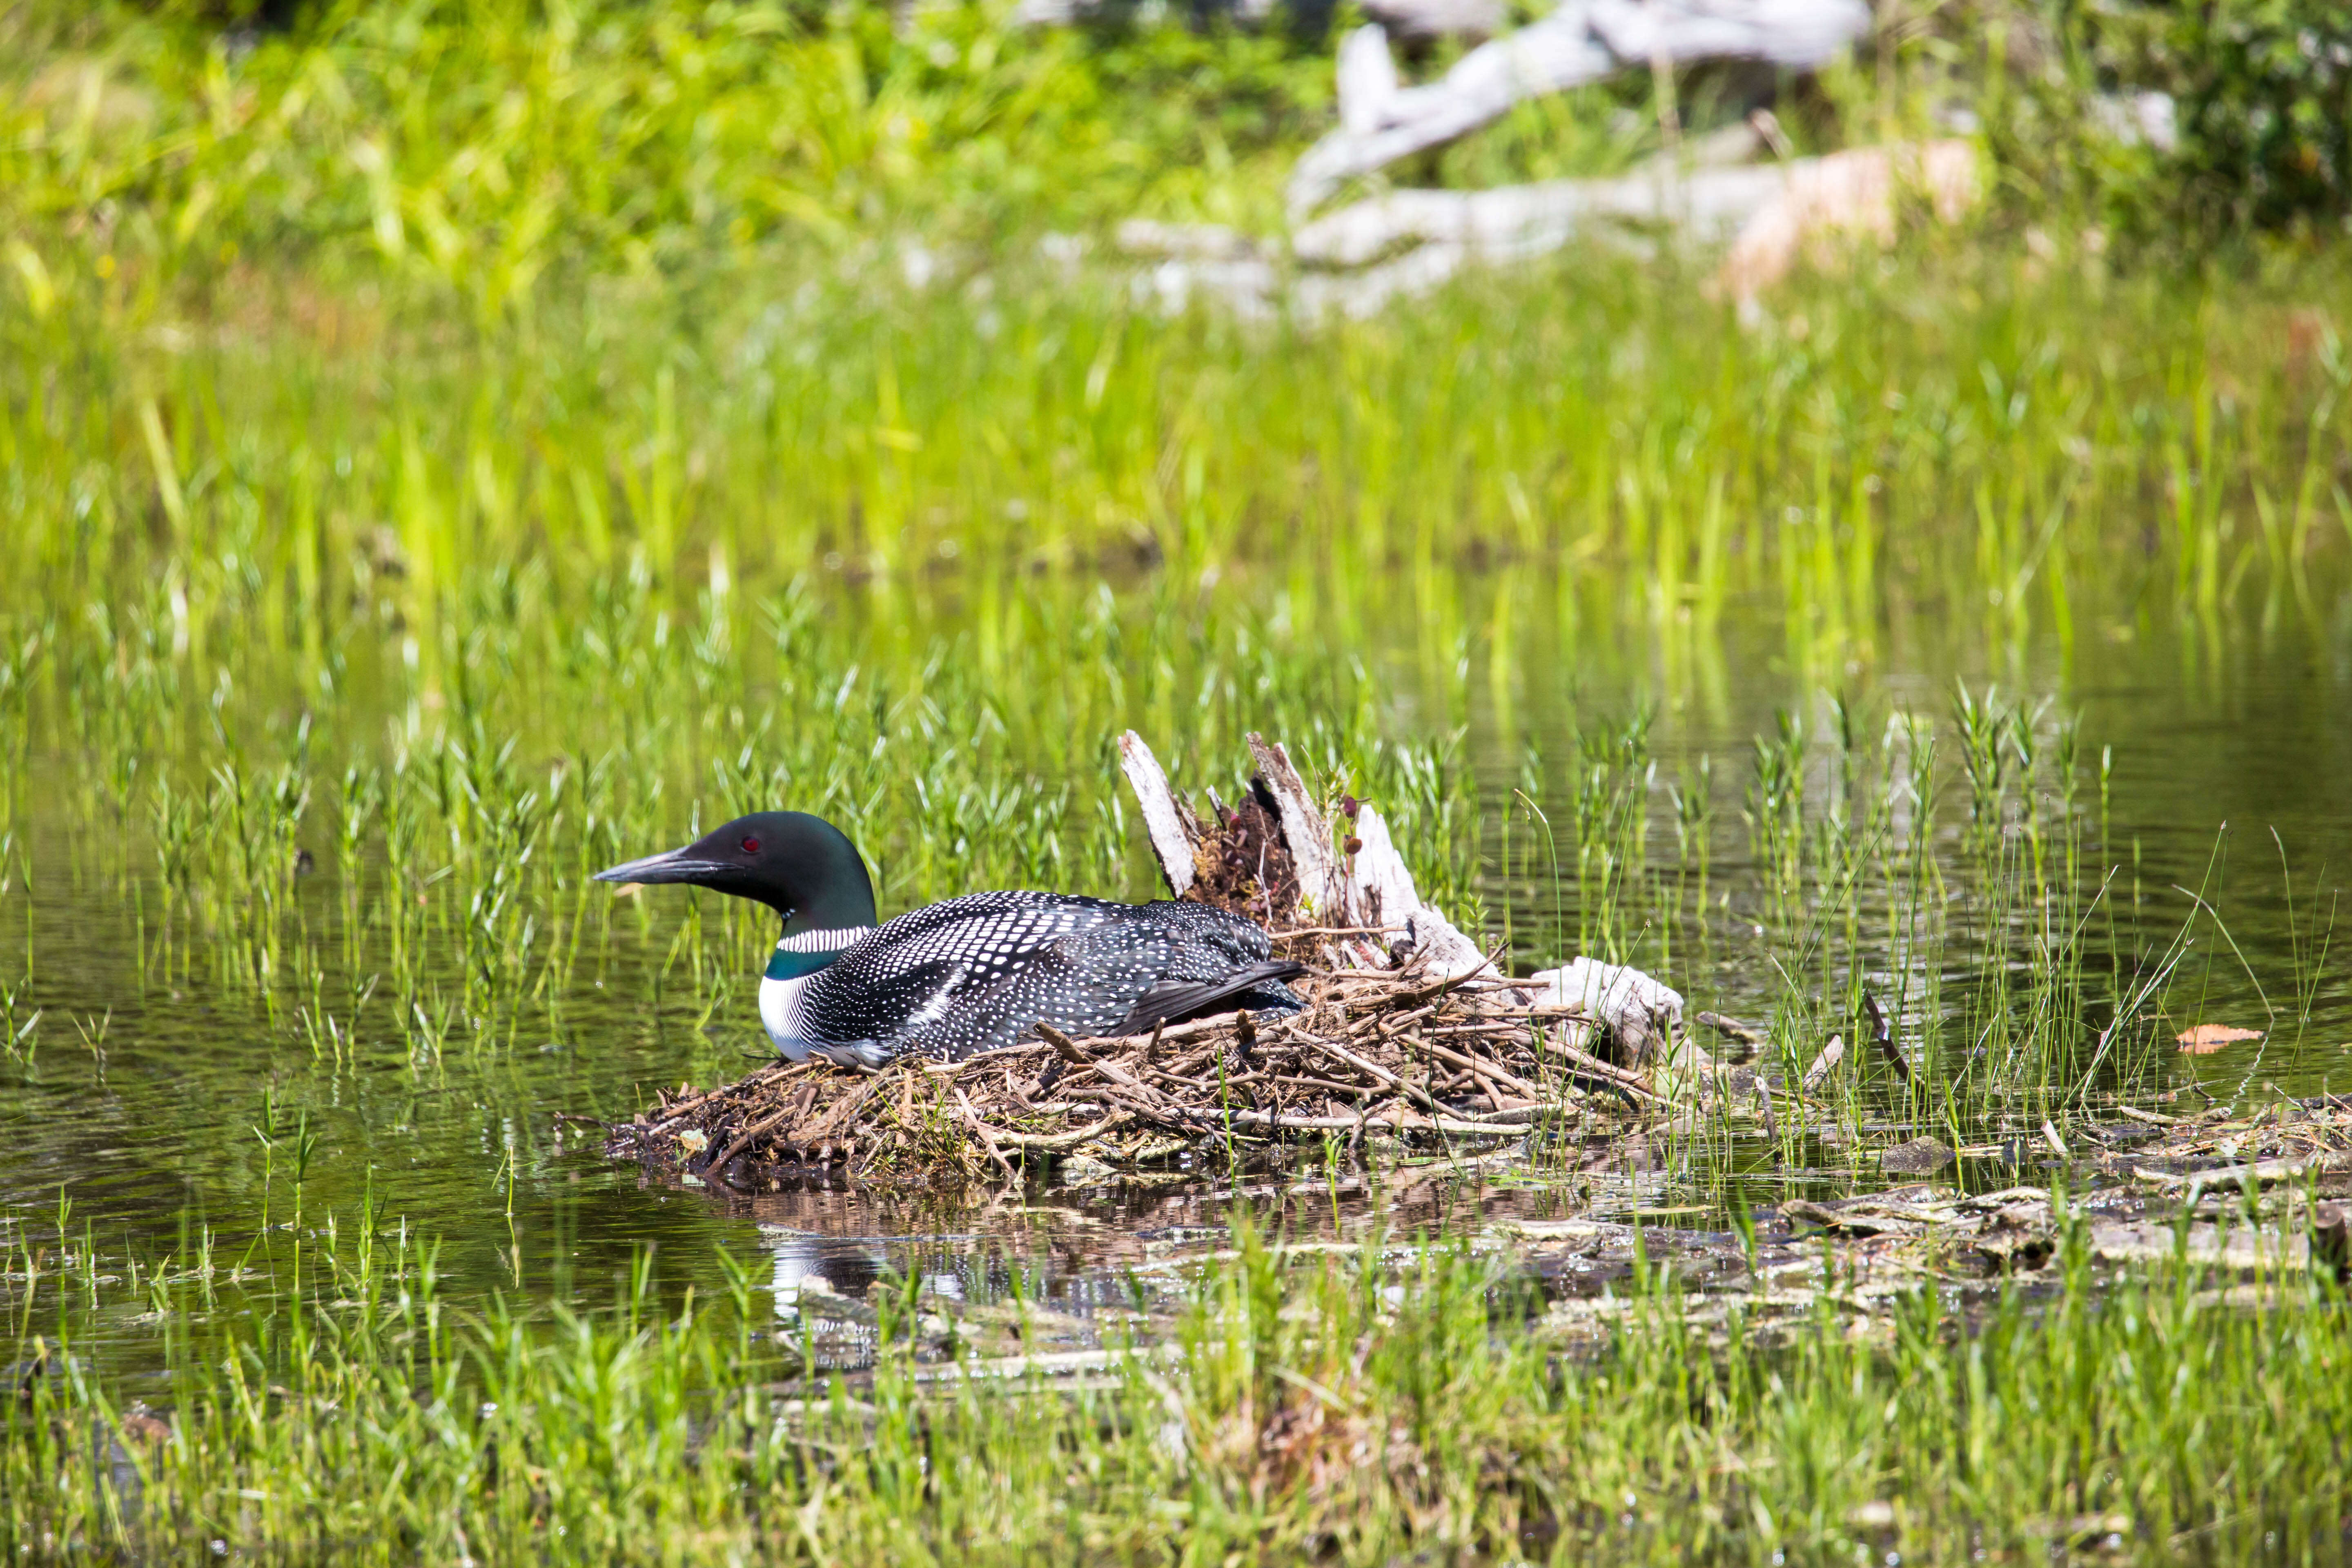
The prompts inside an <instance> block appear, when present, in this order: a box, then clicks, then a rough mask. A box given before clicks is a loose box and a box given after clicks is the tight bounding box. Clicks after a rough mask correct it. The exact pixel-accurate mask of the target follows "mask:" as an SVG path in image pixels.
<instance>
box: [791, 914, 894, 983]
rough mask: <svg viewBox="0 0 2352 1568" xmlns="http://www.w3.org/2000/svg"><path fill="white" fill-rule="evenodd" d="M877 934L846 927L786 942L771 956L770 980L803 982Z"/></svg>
mask: <svg viewBox="0 0 2352 1568" xmlns="http://www.w3.org/2000/svg"><path fill="white" fill-rule="evenodd" d="M873 934H874V928H873V927H872V926H843V927H840V928H838V929H836V930H834V931H800V932H798V933H796V934H794V935H792V936H788V937H785V938H783V939H782V941H780V942H777V943H776V951H775V952H772V953H771V954H769V955H768V971H767V974H766V976H765V977H766V978H767V979H770V980H799V979H801V978H803V976H806V975H811V974H814V973H816V972H817V971H818V970H820V969H823V968H824V966H825V965H826V964H828V963H832V962H833V961H834V960H835V959H836V958H839V957H840V956H841V955H842V954H843V953H844V952H847V951H848V950H849V949H850V948H851V947H853V946H855V945H856V943H857V942H860V941H862V940H864V939H865V938H866V937H869V936H871V935H873Z"/></svg>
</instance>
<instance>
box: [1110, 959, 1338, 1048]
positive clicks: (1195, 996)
mask: <svg viewBox="0 0 2352 1568" xmlns="http://www.w3.org/2000/svg"><path fill="white" fill-rule="evenodd" d="M1304 973H1307V966H1306V965H1304V964H1301V963H1292V962H1291V961H1290V960H1289V959H1286V958H1276V959H1268V960H1266V961H1265V962H1264V963H1252V964H1246V965H1244V966H1243V967H1242V968H1240V969H1236V970H1234V972H1233V973H1230V974H1226V975H1223V976H1222V977H1221V978H1219V979H1215V980H1163V981H1161V982H1160V984H1157V985H1154V986H1152V987H1151V988H1150V990H1148V991H1146V992H1144V994H1142V995H1140V996H1139V997H1137V998H1136V999H1135V1005H1134V1006H1133V1007H1132V1008H1131V1009H1129V1012H1128V1015H1127V1016H1126V1017H1125V1018H1122V1019H1121V1020H1119V1022H1118V1024H1117V1025H1116V1026H1113V1027H1111V1028H1109V1029H1107V1030H1105V1031H1104V1033H1106V1034H1110V1035H1142V1034H1149V1033H1150V1031H1151V1030H1153V1029H1155V1028H1157V1027H1159V1026H1160V1025H1162V1024H1174V1023H1179V1022H1181V1021H1182V1020H1183V1019H1186V1018H1192V1017H1197V1016H1200V1015H1201V1014H1203V1013H1210V1012H1214V1011H1216V1010H1217V1005H1218V1004H1219V1003H1221V1002H1223V1003H1229V1004H1231V1003H1234V998H1236V997H1240V996H1243V995H1244V994H1246V993H1249V992H1253V991H1257V990H1260V989H1261V988H1263V989H1265V990H1266V991H1269V992H1276V991H1279V992H1280V993H1281V995H1282V997H1283V998H1284V1002H1283V1004H1282V1005H1283V1010H1284V1011H1286V1012H1287V1011H1290V1010H1291V1009H1293V1008H1295V1007H1296V1006H1297V1005H1298V999H1297V997H1295V996H1292V995H1290V994H1289V993H1288V992H1287V991H1286V990H1284V989H1283V988H1282V986H1281V984H1280V983H1281V982H1283V981H1285V980H1296V979H1297V978H1298V977H1299V976H1300V975H1302V974H1304ZM1234 1005H1239V1004H1234Z"/></svg>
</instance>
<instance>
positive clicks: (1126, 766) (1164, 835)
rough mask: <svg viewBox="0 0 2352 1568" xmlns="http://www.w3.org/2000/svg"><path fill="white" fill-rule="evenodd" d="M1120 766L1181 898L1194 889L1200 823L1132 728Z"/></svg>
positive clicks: (1123, 740)
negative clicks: (1180, 798) (1195, 820)
mask: <svg viewBox="0 0 2352 1568" xmlns="http://www.w3.org/2000/svg"><path fill="white" fill-rule="evenodd" d="M1118 766H1119V771H1120V772H1121V773H1125V774H1126V775H1127V783H1128V787H1129V788H1130V789H1132V790H1133V791H1135V801H1136V805H1139V806H1140V807H1141V808H1142V811H1143V831H1144V833H1145V835H1146V837H1149V838H1150V842H1151V854H1152V858H1154V859H1156V860H1158V861H1159V862H1160V875H1161V876H1162V877H1163V878H1165V879H1167V882H1168V890H1169V891H1170V892H1171V893H1173V894H1175V895H1176V896H1177V897H1178V898H1180V899H1181V898H1182V897H1183V896H1184V895H1185V894H1186V893H1187V892H1190V891H1191V890H1192V878H1193V859H1194V858H1195V857H1196V856H1197V855H1198V854H1199V853H1200V849H1201V827H1200V824H1198V823H1196V822H1194V821H1193V820H1192V813H1191V812H1190V811H1188V810H1186V809H1185V807H1184V804H1183V802H1181V801H1180V800H1178V799H1177V798H1176V792H1175V791H1174V790H1172V789H1171V788H1170V787H1169V786H1168V773H1167V771H1166V770H1165V769H1163V768H1161V767H1160V759H1159V758H1157V757H1155V756H1153V755H1152V754H1151V748H1150V746H1148V745H1146V744H1144V742H1143V737H1142V736H1140V735H1139V734H1137V733H1136V732H1135V731H1132V730H1129V731H1127V732H1126V733H1125V734H1122V735H1121V736H1119V738H1118Z"/></svg>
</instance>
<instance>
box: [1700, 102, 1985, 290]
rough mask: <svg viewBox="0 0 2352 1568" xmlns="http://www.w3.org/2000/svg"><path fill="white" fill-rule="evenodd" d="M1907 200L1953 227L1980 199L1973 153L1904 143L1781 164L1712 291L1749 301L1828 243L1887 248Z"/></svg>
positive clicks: (1946, 145)
mask: <svg viewBox="0 0 2352 1568" xmlns="http://www.w3.org/2000/svg"><path fill="white" fill-rule="evenodd" d="M1906 193H1909V194H1913V195H1917V196H1919V197H1921V198H1923V199H1924V200H1925V202H1926V204H1927V210H1928V211H1929V212H1931V213H1932V214H1934V216H1936V218H1937V220H1938V221H1939V222H1943V223H1947V224H1950V223H1957V222H1958V221H1959V220H1960V219H1961V218H1962V217H1963V216H1966V215H1967V214H1968V213H1969V212H1970V211H1972V210H1973V209H1974V208H1975V207H1976V206H1977V205H1979V203H1980V202H1981V201H1982V200H1983V199H1984V189H1983V177H1982V175H1981V174H1980V173H1979V170H1978V167H1977V154H1976V149H1975V148H1974V147H1972V146H1970V145H1969V143H1968V142H1961V141H1956V140H1953V141H1941V142H1903V143H1898V144H1896V145H1895V146H1891V147H1855V148H1851V149H1849V150H1847V151H1846V152H1843V153H1831V154H1829V155H1828V156H1827V157H1824V158H1808V159H1800V160H1798V161H1797V162H1795V163H1789V164H1787V165H1784V175H1783V178H1782V181H1781V183H1780V186H1779V188H1777V189H1776V190H1775V191H1773V193H1772V195H1771V197H1770V199H1769V201H1767V202H1765V203H1764V204H1762V205H1759V207H1758V208H1757V209H1756V211H1755V212H1754V213H1753V214H1751V215H1750V216H1749V217H1748V220H1747V221H1746V222H1745V223H1743V224H1742V225H1741V226H1740V229H1739V235H1738V238H1737V239H1735V240H1733V241H1732V245H1731V252H1730V254H1729V255H1727V256H1726V257H1725V258H1724V260H1723V268H1722V270H1721V271H1720V272H1718V273H1717V276H1716V287H1717V289H1718V290H1719V291H1721V292H1723V293H1726V294H1728V295H1730V296H1731V297H1732V298H1733V299H1736V300H1741V301H1743V302H1745V301H1749V300H1754V299H1755V298H1756V296H1757V295H1758V294H1759V293H1761V292H1762V291H1763V290H1764V289H1767V288H1769V287H1770V286H1771V285H1772V284H1774V283H1777V282H1779V281H1780V279H1782V278H1785V277H1787V276H1788V274H1789V272H1790V268H1794V267H1795V266H1796V264H1797V261H1798V259H1799V258H1800V257H1801V256H1803V255H1804V254H1805V253H1806V252H1808V251H1809V250H1810V251H1819V250H1820V249H1821V248H1822V247H1823V245H1824V243H1825V242H1846V243H1851V242H1852V241H1853V240H1854V239H1857V238H1864V239H1871V240H1874V241H1876V242H1877V243H1878V244H1879V245H1880V246H1882V247H1883V246H1888V245H1892V244H1893V243H1894V242H1895V216H1896V209H1897V206H1898V205H1899V202H1900V199H1901V198H1902V196H1903V195H1906Z"/></svg>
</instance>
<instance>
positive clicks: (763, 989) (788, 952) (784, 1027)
mask: <svg viewBox="0 0 2352 1568" xmlns="http://www.w3.org/2000/svg"><path fill="white" fill-rule="evenodd" d="M873 932H874V928H873V927H872V926H854V927H850V928H848V929H845V930H842V931H802V932H801V933H800V934H798V935H797V936H788V937H785V938H784V939H782V941H780V942H777V943H776V956H775V957H774V958H773V959H771V960H770V961H769V964H768V973H766V974H764V975H761V977H760V1023H761V1026H762V1027H764V1028H765V1029H766V1030H767V1031H768V1038H769V1039H771V1040H772V1041H774V1042H775V1047H776V1051H777V1053H778V1054H779V1055H781V1056H782V1058H784V1059H785V1060H786V1061H789V1062H804V1061H806V1060H808V1059H809V1058H810V1057H812V1056H817V1057H822V1058H824V1059H825V1060H827V1061H830V1062H838V1063H840V1064H841V1065H842V1066H844V1067H852V1066H856V1067H869V1068H871V1067H879V1066H881V1065H882V1062H883V1061H884V1059H885V1058H887V1056H888V1055H889V1052H888V1051H887V1049H886V1048H885V1047H883V1045H882V1044H881V1042H880V1041H878V1040H852V1041H839V1040H820V1039H814V1038H812V1037H810V1035H809V1033H808V1025H807V1020H806V1015H805V1014H804V1013H803V1010H802V1005H801V997H802V994H803V993H804V992H805V991H807V990H808V988H809V984H810V983H811V982H812V981H814V980H815V979H816V977H817V976H818V975H820V974H822V973H824V969H825V966H826V965H827V964H829V963H831V962H832V961H833V960H834V959H835V958H836V957H838V956H839V955H840V954H841V953H843V952H846V951H847V950H848V949H849V948H851V947H853V946H855V945H856V943H857V942H860V941H863V940H864V939H865V938H866V937H868V936H871V935H872V934H873ZM779 970H788V971H794V972H796V973H788V974H782V975H780V974H779V973H777V971H779Z"/></svg>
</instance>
